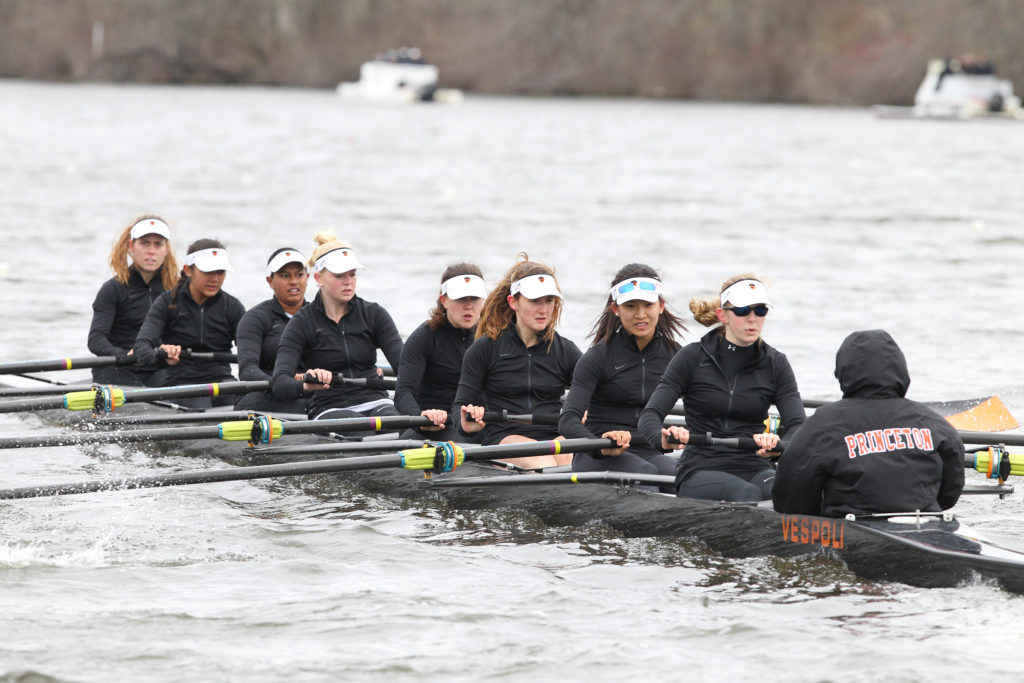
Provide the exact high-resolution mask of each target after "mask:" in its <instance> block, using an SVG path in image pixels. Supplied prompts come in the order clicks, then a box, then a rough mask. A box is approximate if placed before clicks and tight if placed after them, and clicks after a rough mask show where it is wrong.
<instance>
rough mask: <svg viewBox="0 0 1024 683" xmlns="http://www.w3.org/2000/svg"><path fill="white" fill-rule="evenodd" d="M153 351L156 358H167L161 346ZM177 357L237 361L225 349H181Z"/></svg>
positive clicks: (182, 358) (236, 357)
mask: <svg viewBox="0 0 1024 683" xmlns="http://www.w3.org/2000/svg"><path fill="white" fill-rule="evenodd" d="M154 353H155V355H156V358H157V360H167V351H165V350H164V349H163V348H158V349H157V350H156V351H155V352H154ZM129 358H130V356H129ZM178 358H179V359H181V360H212V361H214V362H215V363H235V362H237V361H238V356H236V355H235V354H233V353H230V352H227V351H193V350H192V349H182V350H181V355H180V356H178Z"/></svg>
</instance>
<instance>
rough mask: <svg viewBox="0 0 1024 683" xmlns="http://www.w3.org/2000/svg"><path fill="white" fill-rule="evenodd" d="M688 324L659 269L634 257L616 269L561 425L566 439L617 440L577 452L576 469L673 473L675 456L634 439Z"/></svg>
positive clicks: (569, 396) (568, 398)
mask: <svg viewBox="0 0 1024 683" xmlns="http://www.w3.org/2000/svg"><path fill="white" fill-rule="evenodd" d="M685 329H686V328H685V327H684V326H683V323H682V321H681V320H680V319H679V318H677V317H676V316H675V315H674V314H673V313H672V312H671V311H669V310H668V309H667V308H666V307H665V294H664V291H663V287H662V282H661V277H660V276H659V275H658V272H657V271H656V270H655V269H654V268H652V267H651V266H648V265H645V264H642V263H630V264H629V265H627V266H624V267H623V268H621V269H620V270H619V272H618V273H616V274H615V277H614V278H613V279H612V287H611V291H610V293H609V295H608V298H607V300H606V302H605V306H604V310H603V311H602V312H601V316H600V317H599V318H598V320H597V323H596V324H595V325H594V329H593V330H592V331H591V336H592V337H593V339H594V343H593V345H592V346H591V347H590V348H589V349H588V350H587V352H586V353H584V354H583V358H581V359H580V361H579V363H577V364H576V370H575V372H574V373H573V376H572V386H571V387H570V388H569V395H568V396H567V397H566V399H565V405H564V406H563V407H562V414H561V417H560V419H559V421H558V428H559V431H560V432H561V433H562V435H563V436H565V437H566V438H568V439H579V438H582V439H593V438H597V436H598V435H600V436H601V437H604V438H609V439H613V440H615V442H616V443H617V444H618V446H619V447H618V448H606V449H602V450H601V451H596V452H589V453H587V452H584V453H576V454H574V455H573V459H572V469H573V471H574V472H599V471H614V472H638V473H642V474H661V475H674V474H675V469H676V459H675V458H673V457H671V456H669V455H665V454H664V453H662V451H661V449H660V448H652V447H651V446H649V445H648V444H647V443H646V442H645V441H644V440H643V439H636V440H635V441H633V440H632V433H635V432H636V430H637V420H639V418H640V413H641V411H642V410H643V409H644V406H645V405H647V400H648V399H649V398H650V397H651V395H652V394H653V393H654V389H655V387H656V386H657V384H658V380H660V379H661V375H662V373H663V372H664V371H665V367H666V366H667V365H668V363H669V361H670V360H672V357H673V356H674V355H675V353H676V352H677V351H678V350H679V342H678V341H677V340H676V336H677V335H679V334H682V333H683V332H685ZM584 417H586V421H585V423H584ZM670 490H671V491H673V492H674V490H675V487H674V486H673V487H670Z"/></svg>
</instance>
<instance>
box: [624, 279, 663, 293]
mask: <svg viewBox="0 0 1024 683" xmlns="http://www.w3.org/2000/svg"><path fill="white" fill-rule="evenodd" d="M634 289H642V290H644V291H645V292H656V291H658V287H657V286H656V285H655V284H654V283H653V282H627V283H626V284H624V285H622V286H621V287H619V288H618V289H616V290H615V292H616V293H617V294H626V293H628V292H632V291H633V290H634Z"/></svg>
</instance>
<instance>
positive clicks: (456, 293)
mask: <svg viewBox="0 0 1024 683" xmlns="http://www.w3.org/2000/svg"><path fill="white" fill-rule="evenodd" d="M441 294H443V295H445V296H446V297H448V298H449V299H463V298H465V297H467V296H475V297H478V298H480V299H483V298H485V297H486V296H487V286H486V285H484V279H483V278H482V277H480V276H479V275H472V274H469V273H467V274H465V275H456V276H455V277H452V278H448V279H447V280H445V281H444V282H442V283H441Z"/></svg>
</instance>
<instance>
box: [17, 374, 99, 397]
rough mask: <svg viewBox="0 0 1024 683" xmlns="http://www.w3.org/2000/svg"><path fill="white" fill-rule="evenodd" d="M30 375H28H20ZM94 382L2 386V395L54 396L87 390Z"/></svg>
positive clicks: (38, 378)
mask: <svg viewBox="0 0 1024 683" xmlns="http://www.w3.org/2000/svg"><path fill="white" fill-rule="evenodd" d="M18 376H19V377H28V376H27V375H18ZM28 378H29V379H35V380H42V378H41V377H28ZM92 386H93V385H92V384H48V385H46V386H40V387H0V396H2V397H5V398H12V397H15V396H54V395H56V394H66V393H68V392H71V391H87V390H89V389H92Z"/></svg>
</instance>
